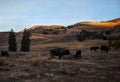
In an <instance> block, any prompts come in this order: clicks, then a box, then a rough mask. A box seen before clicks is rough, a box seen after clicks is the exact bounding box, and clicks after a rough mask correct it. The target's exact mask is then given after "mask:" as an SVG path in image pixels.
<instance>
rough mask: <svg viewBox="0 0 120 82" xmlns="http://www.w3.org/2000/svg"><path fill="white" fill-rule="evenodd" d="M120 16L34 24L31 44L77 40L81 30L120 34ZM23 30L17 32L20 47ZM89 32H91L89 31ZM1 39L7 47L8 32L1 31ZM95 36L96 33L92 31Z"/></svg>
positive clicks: (2, 43) (3, 45) (31, 29)
mask: <svg viewBox="0 0 120 82" xmlns="http://www.w3.org/2000/svg"><path fill="white" fill-rule="evenodd" d="M119 26H120V18H118V19H114V20H109V21H102V22H80V23H76V24H74V25H70V26H67V27H65V26H60V25H50V26H42V25H37V26H32V27H30V28H29V30H30V32H31V35H32V36H31V37H30V38H31V45H37V44H46V43H64V42H73V41H77V38H76V35H78V34H79V32H81V30H86V31H90V32H98V33H103V32H106V33H108V34H109V36H111V35H113V34H114V35H115V36H116V35H117V36H120V28H119ZM22 33H23V30H22V31H20V32H18V33H16V36H17V43H18V47H20V42H21V39H22ZM88 33H89V32H88ZM0 34H1V35H0V36H1V37H0V39H1V40H2V39H3V40H4V41H2V42H0V43H1V44H0V45H1V46H2V48H6V47H7V38H8V33H5V32H1V33H0ZM90 34H92V36H94V33H90Z"/></svg>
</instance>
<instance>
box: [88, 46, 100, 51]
mask: <svg viewBox="0 0 120 82" xmlns="http://www.w3.org/2000/svg"><path fill="white" fill-rule="evenodd" d="M98 49H99V47H98V46H92V47H90V50H91V51H93V50H94V51H95V52H96V51H97V50H98Z"/></svg>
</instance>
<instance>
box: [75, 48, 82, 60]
mask: <svg viewBox="0 0 120 82" xmlns="http://www.w3.org/2000/svg"><path fill="white" fill-rule="evenodd" d="M74 57H75V58H76V59H81V50H77V51H76V54H75V55H74Z"/></svg>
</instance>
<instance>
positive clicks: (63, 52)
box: [50, 48, 70, 59]
mask: <svg viewBox="0 0 120 82" xmlns="http://www.w3.org/2000/svg"><path fill="white" fill-rule="evenodd" d="M50 54H51V55H52V58H53V57H54V56H59V59H61V57H62V56H64V55H70V51H69V50H68V49H65V48H54V49H51V50H50Z"/></svg>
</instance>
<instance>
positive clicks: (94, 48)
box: [90, 45, 109, 53]
mask: <svg viewBox="0 0 120 82" xmlns="http://www.w3.org/2000/svg"><path fill="white" fill-rule="evenodd" d="M99 49H100V50H101V52H106V53H108V51H109V47H108V46H105V45H102V46H100V47H99V46H92V47H90V50H91V51H95V52H96V51H97V50H99Z"/></svg>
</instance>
